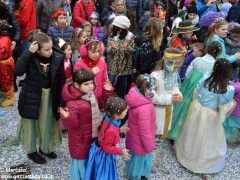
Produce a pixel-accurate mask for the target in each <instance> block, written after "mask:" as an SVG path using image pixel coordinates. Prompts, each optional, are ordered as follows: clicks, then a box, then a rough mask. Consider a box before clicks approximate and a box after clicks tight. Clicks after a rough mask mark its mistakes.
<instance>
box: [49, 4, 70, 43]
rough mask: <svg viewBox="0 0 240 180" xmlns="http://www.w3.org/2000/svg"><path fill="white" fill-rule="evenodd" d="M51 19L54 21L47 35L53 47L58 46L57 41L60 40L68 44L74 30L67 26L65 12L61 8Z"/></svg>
mask: <svg viewBox="0 0 240 180" xmlns="http://www.w3.org/2000/svg"><path fill="white" fill-rule="evenodd" d="M52 18H53V19H54V20H55V22H53V23H52V24H51V26H50V27H49V29H48V35H49V36H50V37H51V39H52V41H53V45H54V46H57V45H58V39H59V38H62V39H63V40H64V41H66V42H70V41H71V38H72V34H73V32H74V29H73V27H72V26H69V25H67V12H66V11H65V10H63V9H62V8H58V9H57V10H56V12H55V13H54V14H53V16H52Z"/></svg>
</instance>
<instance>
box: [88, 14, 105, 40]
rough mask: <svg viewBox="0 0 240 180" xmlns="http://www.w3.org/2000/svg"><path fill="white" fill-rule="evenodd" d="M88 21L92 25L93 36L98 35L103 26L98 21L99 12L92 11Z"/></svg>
mask: <svg viewBox="0 0 240 180" xmlns="http://www.w3.org/2000/svg"><path fill="white" fill-rule="evenodd" d="M90 23H91V25H92V30H93V36H95V37H98V35H99V34H100V33H101V32H102V30H103V28H102V27H101V23H100V21H99V14H98V13H97V12H93V13H92V14H91V16H90Z"/></svg>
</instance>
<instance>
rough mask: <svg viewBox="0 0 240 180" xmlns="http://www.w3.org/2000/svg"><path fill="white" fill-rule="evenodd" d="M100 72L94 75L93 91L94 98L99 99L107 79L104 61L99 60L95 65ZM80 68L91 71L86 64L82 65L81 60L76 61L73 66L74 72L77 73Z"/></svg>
mask: <svg viewBox="0 0 240 180" xmlns="http://www.w3.org/2000/svg"><path fill="white" fill-rule="evenodd" d="M96 66H97V67H98V68H99V69H100V72H98V73H97V75H95V84H96V90H95V93H94V94H95V96H96V98H99V97H100V96H101V95H102V89H103V86H104V84H105V82H106V81H107V80H108V77H107V65H106V63H105V61H104V60H102V59H100V60H99V62H98V63H97V65H96ZM81 68H85V69H87V70H89V71H91V70H92V68H89V67H88V66H87V64H86V63H84V62H83V61H82V60H81V59H80V60H79V61H77V62H76V63H75V65H74V71H77V70H79V69H81Z"/></svg>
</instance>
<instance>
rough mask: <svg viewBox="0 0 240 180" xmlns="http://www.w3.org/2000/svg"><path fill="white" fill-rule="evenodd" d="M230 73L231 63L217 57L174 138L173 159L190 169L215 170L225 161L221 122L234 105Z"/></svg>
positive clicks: (193, 170) (206, 172)
mask: <svg viewBox="0 0 240 180" xmlns="http://www.w3.org/2000/svg"><path fill="white" fill-rule="evenodd" d="M220 74H221V76H219V75H220ZM230 76H231V64H230V63H229V61H228V60H226V59H219V60H218V61H216V62H215V64H214V67H213V71H212V73H211V74H210V76H209V75H207V76H205V77H204V78H202V79H201V80H200V82H199V84H198V86H197V88H196V90H195V93H194V100H193V101H192V102H191V105H190V108H189V110H188V115H187V118H186V120H185V122H184V125H183V129H182V133H181V134H180V136H179V137H178V138H177V140H176V141H175V149H176V155H177V160H178V161H179V163H180V164H181V165H183V166H184V167H185V168H187V169H188V170H190V171H192V172H195V173H203V174H209V173H217V172H219V171H221V170H222V168H223V167H224V165H225V156H226V151H227V145H226V139H225V134H224V128H223V124H222V123H223V121H224V120H225V118H226V116H227V114H228V113H229V112H231V110H232V109H233V108H234V102H233V95H234V87H232V86H229V85H228V83H229V78H230Z"/></svg>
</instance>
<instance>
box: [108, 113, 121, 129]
mask: <svg viewBox="0 0 240 180" xmlns="http://www.w3.org/2000/svg"><path fill="white" fill-rule="evenodd" d="M104 119H105V120H106V121H107V122H108V123H111V124H112V125H113V126H115V127H117V128H119V127H120V125H121V120H118V119H112V120H111V118H110V117H109V115H106V116H105V118H104Z"/></svg>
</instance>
